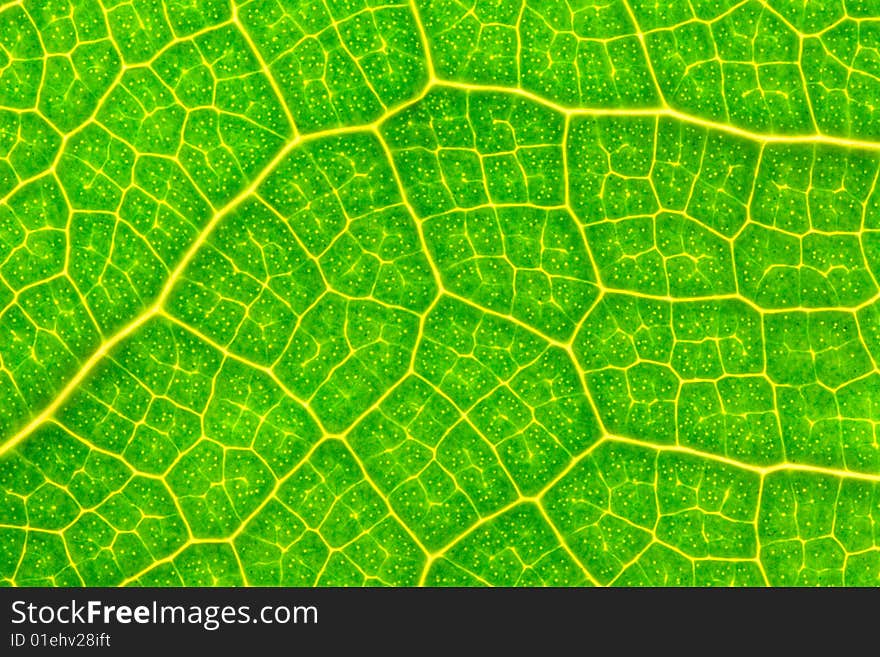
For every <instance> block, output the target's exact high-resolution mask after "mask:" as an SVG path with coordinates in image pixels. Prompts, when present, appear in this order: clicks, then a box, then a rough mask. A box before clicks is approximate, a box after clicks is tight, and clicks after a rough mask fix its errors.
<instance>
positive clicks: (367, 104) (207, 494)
mask: <svg viewBox="0 0 880 657" xmlns="http://www.w3.org/2000/svg"><path fill="white" fill-rule="evenodd" d="M878 49H880V9H878V8H876V7H873V6H872V5H871V3H869V2H855V1H853V2H850V1H847V2H840V0H816V1H814V2H813V1H811V2H809V3H804V2H793V1H789V0H766V1H760V2H759V1H758V0H748V1H746V2H708V1H705V0H698V1H694V2H690V3H684V2H678V1H677V0H602V1H595V2H594V1H592V0H579V1H578V2H560V1H557V0H491V1H490V0H387V1H386V0H383V1H382V2H379V1H378V0H362V1H360V2H355V1H349V0H248V1H246V2H239V1H238V0H235V1H232V2H230V1H228V0H211V1H210V2H201V3H193V2H188V1H184V0H133V1H131V2H116V1H112V2H98V1H97V0H51V1H49V2H45V1H41V2H38V1H36V0H25V1H24V2H19V3H12V4H7V6H5V7H3V8H0V584H5V585H25V586H27V585H54V586H74V585H86V586H121V585H173V586H214V585H232V586H239V585H261V586H285V585H297V586H325V585H326V586H340V585H345V586H348V585H389V586H412V585H427V586H461V585H464V586H478V585H500V586H542V585H570V586H582V585H584V586H585V585H621V586H661V585H668V586H679V585H686V586H716V585H721V586H733V585H747V586H750V585H769V586H800V585H858V586H863V585H877V584H880V411H878V409H880V187H878V181H880V57H878V55H877V53H878Z"/></svg>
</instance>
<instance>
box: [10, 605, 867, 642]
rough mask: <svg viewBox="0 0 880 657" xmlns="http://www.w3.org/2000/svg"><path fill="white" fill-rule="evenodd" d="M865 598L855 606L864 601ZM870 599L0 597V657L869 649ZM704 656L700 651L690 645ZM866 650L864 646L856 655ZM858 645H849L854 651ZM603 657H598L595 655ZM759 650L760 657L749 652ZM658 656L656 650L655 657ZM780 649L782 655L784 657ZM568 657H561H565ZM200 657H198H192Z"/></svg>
mask: <svg viewBox="0 0 880 657" xmlns="http://www.w3.org/2000/svg"><path fill="white" fill-rule="evenodd" d="M866 594H867V596H866ZM878 595H880V593H878V592H877V591H873V590H872V591H857V590H837V591H824V592H815V591H813V592H811V591H806V590H763V591H758V590H744V591H740V590H705V589H702V590H696V589H691V590H682V589H678V590H672V589H650V590H633V589H622V590H614V589H610V590H595V589H492V590H479V589H375V588H374V589H283V588H278V589H230V588H222V589H168V588H161V589H159V588H156V589H98V588H95V589H0V609H2V612H0V616H2V620H3V631H4V635H3V636H2V638H0V655H16V654H24V653H27V654H61V652H67V651H75V652H76V653H95V654H107V655H109V654H125V653H128V654H131V652H132V651H135V653H134V654H147V652H145V651H157V650H162V651H167V654H170V655H174V654H179V653H181V654H182V653H183V652H184V651H185V650H188V649H189V648H191V647H193V646H197V647H198V649H199V650H200V651H201V650H220V651H221V654H225V655H226V654H234V652H235V651H237V650H238V651H245V650H251V651H252V650H259V651H260V653H259V654H266V655H274V654H275V653H274V652H273V650H275V649H277V648H278V647H282V648H283V654H299V653H300V652H301V650H303V649H308V650H309V651H312V650H315V651H318V650H320V653H321V654H326V655H336V654H341V653H342V652H343V651H347V650H359V651H365V650H366V651H368V652H367V653H366V654H372V653H373V652H375V653H377V654H382V655H389V654H413V655H418V654H421V653H425V654H428V655H437V654H446V653H449V654H456V655H457V654H458V653H461V654H464V655H469V654H482V653H484V652H486V651H487V650H489V651H491V652H488V653H486V654H501V652H498V651H501V650H506V651H509V654H523V653H525V652H527V651H538V654H545V653H546V651H547V650H548V649H559V650H568V652H571V651H570V650H569V648H570V647H572V646H575V647H577V649H576V650H575V651H574V652H576V653H578V654H587V653H594V652H597V651H599V649H600V647H604V648H614V649H616V650H619V653H616V654H621V655H629V654H633V652H634V651H635V650H639V651H641V650H660V652H665V651H666V650H669V649H672V650H673V651H679V650H681V649H686V650H685V651H686V652H690V651H691V649H696V648H699V646H700V645H702V647H703V650H698V652H703V651H705V652H714V651H716V650H717V649H720V648H722V647H724V648H725V649H726V650H725V653H726V652H727V650H729V649H730V648H731V647H732V646H734V645H741V646H743V647H745V648H750V649H753V650H757V654H763V653H764V652H765V651H766V650H767V649H768V648H769V647H770V645H773V644H775V645H777V646H782V647H785V648H787V649H788V650H790V649H791V648H793V647H794V646H795V645H797V644H798V643H804V642H807V643H808V644H809V645H810V646H811V647H812V648H813V649H815V648H816V647H817V646H818V645H819V644H820V643H821V641H822V640H823V638H824V639H828V641H829V642H830V645H834V646H835V647H836V648H837V649H838V650H839V649H840V648H842V647H844V646H845V645H849V641H857V640H858V638H859V636H861V635H862V634H863V633H865V634H866V636H872V635H873V636H874V637H876V634H875V632H876V630H875V629H874V628H875V627H876V621H875V620H874V618H875V617H876V613H875V612H873V608H874V600H875V599H877V596H878ZM704 641H705V642H708V643H701V642H704ZM873 642H876V639H873V640H872V641H871V642H869V643H873ZM856 645H858V644H856ZM604 648H603V650H602V651H603V652H604ZM759 648H760V650H758V649H759ZM661 649H662V650H661ZM788 650H786V652H788ZM568 652H567V653H566V654H568ZM206 657H207V656H206Z"/></svg>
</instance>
